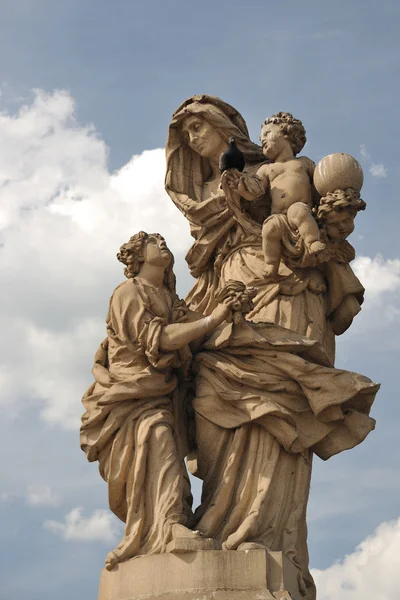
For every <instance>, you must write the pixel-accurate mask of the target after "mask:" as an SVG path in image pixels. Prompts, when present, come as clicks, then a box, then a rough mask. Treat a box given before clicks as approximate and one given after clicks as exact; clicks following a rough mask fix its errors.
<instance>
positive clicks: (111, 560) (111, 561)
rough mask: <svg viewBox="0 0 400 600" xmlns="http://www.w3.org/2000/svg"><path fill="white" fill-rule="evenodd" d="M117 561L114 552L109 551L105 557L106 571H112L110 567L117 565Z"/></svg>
mask: <svg viewBox="0 0 400 600" xmlns="http://www.w3.org/2000/svg"><path fill="white" fill-rule="evenodd" d="M118 562H119V559H118V556H117V555H116V554H115V552H114V551H112V552H109V553H108V554H107V557H106V569H107V571H112V569H113V568H114V567H115V565H117V564H118Z"/></svg>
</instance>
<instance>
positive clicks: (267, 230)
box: [261, 217, 281, 277]
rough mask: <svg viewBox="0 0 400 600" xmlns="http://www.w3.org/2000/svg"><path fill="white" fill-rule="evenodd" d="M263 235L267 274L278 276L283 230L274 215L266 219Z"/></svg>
mask: <svg viewBox="0 0 400 600" xmlns="http://www.w3.org/2000/svg"><path fill="white" fill-rule="evenodd" d="M261 235H262V248H263V252H264V259H265V265H266V266H265V276H266V277H271V276H276V275H277V274H278V270H279V263H280V262H281V231H280V228H279V225H277V223H276V221H275V219H274V218H273V217H269V218H268V219H267V220H266V221H264V225H263V227H262V232H261Z"/></svg>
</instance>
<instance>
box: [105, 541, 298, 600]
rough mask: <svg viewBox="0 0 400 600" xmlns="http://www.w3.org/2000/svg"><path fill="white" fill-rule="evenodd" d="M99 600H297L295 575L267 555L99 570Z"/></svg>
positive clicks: (223, 555)
mask: <svg viewBox="0 0 400 600" xmlns="http://www.w3.org/2000/svg"><path fill="white" fill-rule="evenodd" d="M99 600H300V594H299V592H298V588H297V569H296V567H294V565H293V564H292V563H291V562H290V561H289V560H288V559H286V558H285V557H284V556H283V555H282V553H281V552H267V551H265V550H249V551H247V552H240V551H222V550H210V551H201V552H184V553H180V554H155V555H152V556H143V557H138V558H134V559H131V560H128V561H126V562H124V563H121V564H119V565H117V566H116V567H115V568H114V569H113V570H112V571H106V569H103V570H102V573H101V580H100V592H99Z"/></svg>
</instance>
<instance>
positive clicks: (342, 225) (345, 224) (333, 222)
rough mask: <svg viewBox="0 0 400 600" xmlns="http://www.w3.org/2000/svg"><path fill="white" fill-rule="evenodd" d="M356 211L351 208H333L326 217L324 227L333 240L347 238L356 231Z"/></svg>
mask: <svg viewBox="0 0 400 600" xmlns="http://www.w3.org/2000/svg"><path fill="white" fill-rule="evenodd" d="M354 217H355V213H354V211H351V210H345V209H343V210H332V211H331V212H330V213H329V214H327V215H326V217H325V219H324V227H325V231H326V233H327V235H328V237H329V238H330V239H331V240H335V241H339V240H345V239H346V238H348V237H349V235H350V234H351V233H353V231H354Z"/></svg>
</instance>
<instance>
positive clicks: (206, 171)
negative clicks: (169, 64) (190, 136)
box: [165, 94, 265, 208]
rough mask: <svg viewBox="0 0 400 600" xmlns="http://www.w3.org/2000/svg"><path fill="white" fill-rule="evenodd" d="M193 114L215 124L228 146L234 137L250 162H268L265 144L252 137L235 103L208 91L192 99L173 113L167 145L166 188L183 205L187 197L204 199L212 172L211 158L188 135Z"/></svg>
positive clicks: (247, 161)
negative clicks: (185, 131) (187, 122)
mask: <svg viewBox="0 0 400 600" xmlns="http://www.w3.org/2000/svg"><path fill="white" fill-rule="evenodd" d="M191 116H199V117H202V118H203V119H204V120H205V121H207V122H208V123H209V124H210V125H212V126H213V127H214V128H215V129H216V131H218V133H219V134H220V136H221V137H222V138H223V139H224V140H225V141H226V144H227V146H228V143H229V138H230V137H232V136H233V137H234V138H235V140H236V144H237V146H238V147H239V149H240V150H241V151H242V152H243V154H244V157H245V160H246V163H247V164H255V163H260V162H264V161H265V157H264V155H263V153H262V150H261V147H260V146H258V145H257V144H255V143H254V142H252V141H251V140H250V138H249V132H248V129H247V125H246V122H245V120H244V119H243V117H242V115H241V114H240V113H239V112H238V111H237V110H236V109H235V108H233V106H231V105H230V104H228V103H227V102H224V101H223V100H220V99H219V98H217V97H215V96H209V95H207V94H201V95H197V96H192V97H191V98H188V99H187V100H185V102H182V104H181V105H180V106H179V107H178V108H177V109H176V111H175V112H174V114H173V115H172V120H171V123H170V126H169V131H168V139H167V147H166V154H167V174H166V179H165V187H166V190H167V192H168V194H169V196H170V197H171V199H172V200H173V201H174V202H175V204H177V205H178V207H179V208H181V206H180V204H181V201H182V200H184V198H185V197H186V198H187V197H189V198H191V199H192V200H197V201H200V200H201V192H202V186H203V184H204V182H205V181H206V180H207V179H208V178H209V176H210V175H211V167H210V163H209V161H208V159H207V158H203V157H202V156H200V155H199V154H197V152H195V151H194V150H192V149H191V148H190V146H189V145H188V144H187V142H186V140H185V138H184V135H183V132H182V125H183V123H184V121H185V120H186V119H187V118H188V117H191Z"/></svg>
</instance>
